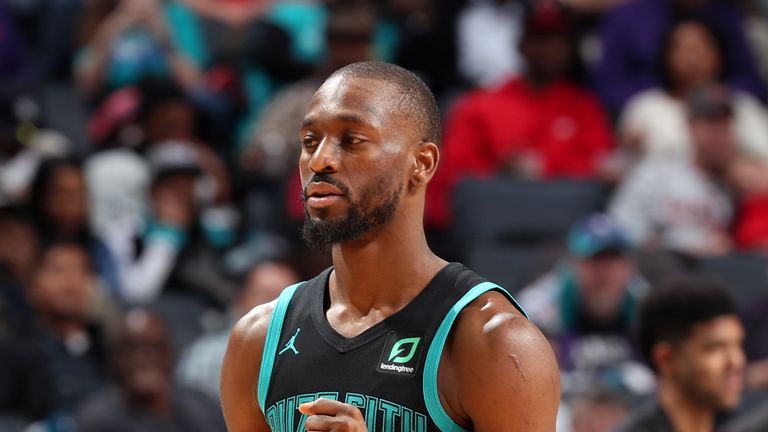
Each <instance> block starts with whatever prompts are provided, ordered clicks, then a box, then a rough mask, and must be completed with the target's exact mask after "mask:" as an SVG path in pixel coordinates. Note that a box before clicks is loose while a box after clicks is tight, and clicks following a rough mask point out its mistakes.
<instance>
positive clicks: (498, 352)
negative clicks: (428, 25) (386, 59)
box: [221, 62, 560, 432]
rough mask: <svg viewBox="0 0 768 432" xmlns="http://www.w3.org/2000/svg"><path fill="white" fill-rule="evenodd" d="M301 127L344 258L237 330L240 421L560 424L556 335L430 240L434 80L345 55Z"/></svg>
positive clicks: (310, 233) (397, 426)
mask: <svg viewBox="0 0 768 432" xmlns="http://www.w3.org/2000/svg"><path fill="white" fill-rule="evenodd" d="M511 121H514V119H511ZM300 136H301V146H302V152H301V157H300V171H301V179H302V184H303V193H302V198H303V200H304V206H305V209H306V214H307V220H306V223H305V225H304V238H305V239H306V240H307V242H308V243H310V244H312V245H316V246H322V245H330V246H331V248H332V258H333V267H332V268H330V269H328V270H326V271H325V272H323V273H321V274H320V275H318V276H317V277H315V278H314V279H312V280H310V281H308V282H305V283H302V284H298V285H294V286H291V287H289V288H287V289H286V290H285V291H284V292H283V294H282V295H281V296H280V298H279V299H278V300H277V301H275V302H272V303H269V304H266V305H264V306H260V307H257V308H255V309H254V310H253V311H251V313H249V314H248V315H247V316H245V317H244V318H243V319H242V320H241V321H240V322H239V323H238V324H237V326H236V327H235V329H234V331H233V334H232V336H231V338H230V341H229V347H228V349H227V355H226V358H225V361H224V368H223V371H222V384H221V388H222V401H223V406H224V412H225V416H226V419H227V423H228V426H229V430H230V431H231V432H253V431H268V430H272V431H276V432H287V431H297V430H304V429H306V430H310V431H366V430H367V431H370V432H374V431H438V430H439V431H465V430H475V431H493V432H498V431H526V432H536V431H554V430H555V417H556V414H557V408H558V401H559V396H560V383H559V376H558V369H557V364H556V362H555V359H554V355H553V353H552V351H551V349H550V347H549V345H548V343H547V341H546V339H545V338H544V337H543V336H542V335H541V333H540V332H539V330H538V329H537V328H536V327H535V326H534V325H533V324H532V323H531V322H530V321H528V319H527V318H526V317H525V315H524V314H523V312H522V311H521V310H520V309H519V307H518V306H517V303H516V302H515V300H514V299H513V298H512V297H511V296H510V294H509V293H507V292H506V291H505V290H504V289H503V288H501V287H499V286H497V285H494V284H493V283H491V282H488V281H486V280H484V279H483V278H481V277H479V276H477V275H476V274H474V273H473V272H471V271H470V270H468V269H466V268H465V267H464V266H462V265H461V264H457V263H447V262H446V261H444V260H442V259H440V258H439V257H437V256H435V255H434V254H433V253H432V252H431V251H430V249H429V247H428V246H427V242H426V240H425V236H424V229H423V225H422V217H423V212H424V194H425V190H426V187H427V183H429V180H430V179H431V178H432V176H433V175H434V173H435V169H436V168H437V164H438V159H439V151H438V146H437V143H438V142H439V141H440V117H439V113H438V110H437V106H436V104H435V101H434V98H433V96H432V94H431V93H430V91H429V89H428V88H427V87H426V85H425V84H424V83H423V82H422V81H421V80H420V79H419V78H417V77H416V76H415V75H413V74H411V73H410V72H408V71H406V70H404V69H402V68H400V67H398V66H395V65H391V64H385V63H374V62H369V63H355V64H352V65H350V66H347V67H344V68H342V69H340V70H338V71H337V72H335V73H334V74H333V75H332V76H331V77H330V78H328V80H326V81H325V83H324V84H323V85H322V87H321V88H320V89H319V90H318V91H317V93H316V94H315V96H314V97H313V99H312V102H311V104H310V106H309V111H308V112H307V115H306V117H305V118H304V121H303V124H302V126H301V134H300Z"/></svg>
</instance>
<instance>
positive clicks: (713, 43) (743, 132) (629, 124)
mask: <svg viewBox="0 0 768 432" xmlns="http://www.w3.org/2000/svg"><path fill="white" fill-rule="evenodd" d="M723 48H724V44H723V43H722V42H721V41H720V39H719V37H718V36H717V35H716V33H715V30H714V28H713V27H712V26H710V25H709V24H708V23H706V22H704V21H701V20H693V19H689V20H682V21H680V22H679V23H677V24H676V25H674V26H673V27H672V29H671V31H670V32H669V33H668V35H667V36H666V38H665V40H664V43H663V49H662V50H661V59H660V62H659V64H660V65H661V69H662V85H663V86H662V87H658V88H652V89H649V90H646V91H643V92H641V93H639V94H637V95H635V96H633V97H632V98H631V99H630V100H629V102H628V103H627V107H626V108H625V110H624V112H623V114H622V117H621V120H620V122H619V123H620V126H619V129H620V130H621V135H622V137H623V141H624V142H625V143H626V144H628V145H629V147H630V148H632V149H636V150H639V153H640V154H642V155H645V156H654V155H663V156H680V155H683V156H688V155H689V154H690V152H691V147H692V146H691V137H690V131H689V129H688V122H687V119H686V109H685V100H684V99H685V95H686V94H688V93H689V92H690V91H691V90H693V89H695V88H697V87H699V86H702V85H705V84H709V83H713V82H717V81H720V80H722V79H723V78H724V77H725V76H726V73H727V68H728V65H729V61H728V58H727V56H728V53H727V52H726V51H724V49H723ZM733 110H734V113H733V117H734V118H733V126H734V128H735V133H736V137H737V141H738V146H739V149H740V151H742V152H743V153H745V154H747V155H749V156H751V157H756V158H759V159H762V160H764V161H768V113H766V111H765V109H764V108H763V106H762V105H761V104H760V102H759V101H758V100H757V99H755V98H754V97H753V96H751V95H749V94H748V93H744V92H740V91H734V92H733Z"/></svg>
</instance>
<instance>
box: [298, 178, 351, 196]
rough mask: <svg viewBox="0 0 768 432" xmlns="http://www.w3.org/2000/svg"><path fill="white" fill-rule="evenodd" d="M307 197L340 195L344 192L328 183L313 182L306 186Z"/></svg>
mask: <svg viewBox="0 0 768 432" xmlns="http://www.w3.org/2000/svg"><path fill="white" fill-rule="evenodd" d="M306 195H307V198H323V197H327V196H342V195H344V193H343V192H342V191H341V190H340V189H339V188H337V187H336V186H334V185H332V184H329V183H322V182H315V183H310V184H309V186H307V192H306Z"/></svg>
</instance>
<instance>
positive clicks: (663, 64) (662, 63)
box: [656, 17, 730, 90]
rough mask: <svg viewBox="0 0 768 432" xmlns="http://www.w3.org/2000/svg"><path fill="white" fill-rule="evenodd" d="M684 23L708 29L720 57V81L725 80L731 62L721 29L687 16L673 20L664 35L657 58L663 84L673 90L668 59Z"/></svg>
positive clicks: (700, 19) (702, 20) (697, 18)
mask: <svg viewBox="0 0 768 432" xmlns="http://www.w3.org/2000/svg"><path fill="white" fill-rule="evenodd" d="M683 24H694V25H697V26H699V27H701V28H703V29H704V31H706V32H707V34H709V36H710V37H711V38H712V41H714V44H715V46H714V48H715V51H716V52H717V54H718V56H719V57H720V75H719V76H718V77H717V78H718V80H719V81H723V80H724V79H725V78H726V77H728V76H729V70H728V69H729V64H730V62H729V61H728V51H727V50H726V49H725V42H724V40H723V37H722V36H721V34H720V31H719V30H718V28H717V26H716V25H715V24H714V23H711V22H709V21H707V20H704V19H702V18H700V17H686V18H681V19H678V20H675V21H674V22H672V23H671V24H670V25H669V27H668V28H667V32H666V33H665V34H664V37H663V38H662V43H661V50H659V57H658V58H657V59H656V61H657V65H656V67H657V69H658V74H659V77H660V79H661V85H662V86H663V87H664V88H665V89H667V90H672V89H673V88H674V82H673V80H672V75H671V74H670V71H669V62H668V61H667V59H668V58H669V53H670V51H671V50H672V37H673V36H674V34H675V32H676V31H677V29H679V28H680V27H681V26H682V25H683Z"/></svg>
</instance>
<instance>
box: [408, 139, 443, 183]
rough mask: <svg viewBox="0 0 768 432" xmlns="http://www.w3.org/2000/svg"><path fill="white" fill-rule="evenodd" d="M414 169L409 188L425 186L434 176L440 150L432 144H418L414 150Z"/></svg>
mask: <svg viewBox="0 0 768 432" xmlns="http://www.w3.org/2000/svg"><path fill="white" fill-rule="evenodd" d="M414 152H415V153H414V158H413V160H414V167H413V172H412V173H411V181H410V183H411V186H412V187H414V188H415V187H417V186H426V184H427V183H429V181H430V180H431V179H432V177H433V176H434V175H435V170H437V164H438V162H439V159H440V150H439V149H438V148H437V144H435V143H433V142H420V143H419V144H417V146H416V149H415V150H414Z"/></svg>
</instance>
